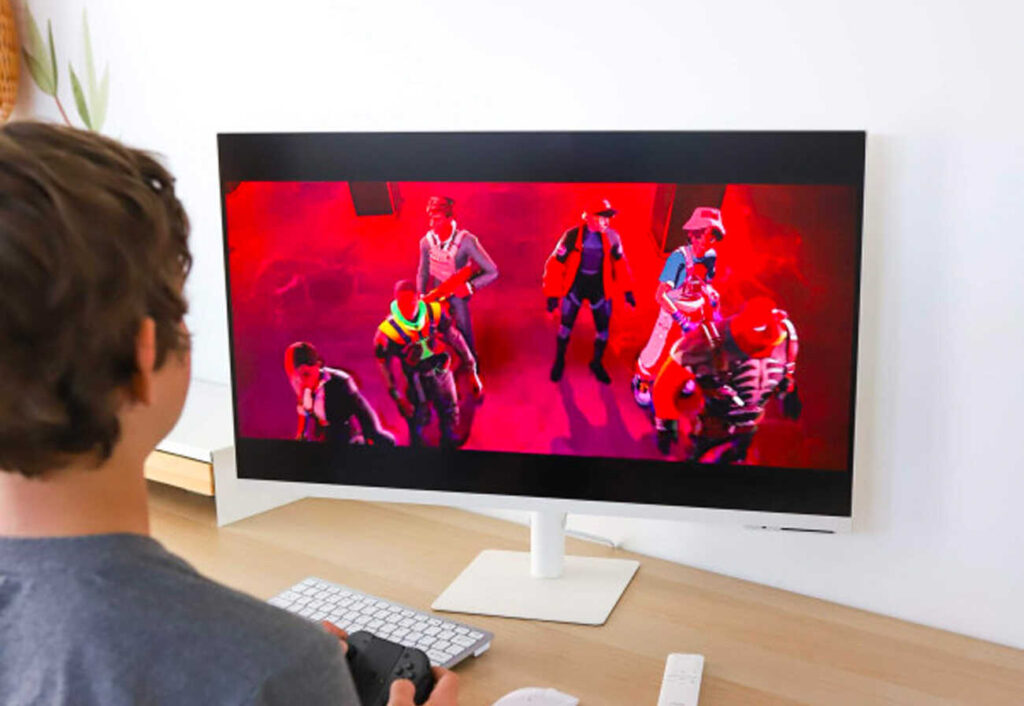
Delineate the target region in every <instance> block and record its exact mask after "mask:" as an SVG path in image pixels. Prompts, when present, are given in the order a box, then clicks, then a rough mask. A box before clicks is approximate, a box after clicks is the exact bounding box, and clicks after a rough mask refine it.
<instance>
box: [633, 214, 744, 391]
mask: <svg viewBox="0 0 1024 706" xmlns="http://www.w3.org/2000/svg"><path fill="white" fill-rule="evenodd" d="M683 232H684V234H685V236H686V242H685V243H684V244H683V245H681V246H679V247H678V248H676V249H675V250H674V251H672V254H670V255H669V256H668V259H667V260H666V261H665V267H664V268H663V269H662V271H661V276H660V277H659V278H658V287H657V289H656V290H655V292H654V299H655V301H656V302H657V303H658V307H659V308H660V311H659V312H658V319H657V321H656V322H655V324H654V329H653V330H652V331H651V336H650V338H649V339H648V341H647V345H646V346H644V349H643V350H642V351H641V352H640V355H639V356H638V357H637V361H636V374H635V375H634V376H633V398H634V399H635V400H636V403H637V404H638V405H640V406H641V407H650V406H651V386H652V385H653V384H654V376H655V375H657V373H658V371H659V370H660V369H661V366H662V365H663V364H664V363H665V360H666V359H667V358H668V354H669V351H671V350H672V346H673V344H674V343H675V342H676V341H677V340H679V337H680V336H681V335H682V334H685V333H689V332H690V331H692V330H693V329H695V328H696V327H697V326H698V325H700V323H701V322H703V321H710V320H712V318H713V317H714V313H715V311H716V310H717V308H718V292H716V291H715V288H714V287H712V286H711V280H712V279H714V277H715V267H716V264H717V262H718V253H717V252H715V250H714V248H713V247H712V245H713V244H714V243H716V242H719V241H721V240H722V239H723V238H724V237H725V226H724V225H723V224H722V212H721V211H719V210H718V209H717V208H711V207H709V206H701V207H699V208H696V209H694V211H693V215H691V216H690V220H688V221H687V222H686V224H685V225H683ZM693 392H694V383H693V381H692V379H691V380H690V381H688V382H687V383H686V385H685V386H684V393H685V394H693Z"/></svg>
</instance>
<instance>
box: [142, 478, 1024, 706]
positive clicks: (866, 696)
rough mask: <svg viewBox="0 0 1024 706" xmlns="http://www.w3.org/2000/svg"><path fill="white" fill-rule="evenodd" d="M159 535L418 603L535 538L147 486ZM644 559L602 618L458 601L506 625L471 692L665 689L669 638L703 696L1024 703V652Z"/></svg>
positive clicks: (633, 700)
mask: <svg viewBox="0 0 1024 706" xmlns="http://www.w3.org/2000/svg"><path fill="white" fill-rule="evenodd" d="M150 497H151V510H150V515H151V523H152V530H153V534H154V536H156V538H157V539H159V540H160V541H161V542H163V543H164V545H165V546H166V547H167V548H168V549H170V550H171V551H173V552H176V553H178V554H180V555H182V556H183V557H185V558H186V559H187V560H188V561H190V562H191V563H192V564H193V565H194V566H195V567H196V568H197V569H198V570H199V571H201V572H202V573H204V574H206V575H208V576H210V577H212V578H214V579H216V580H218V581H222V582H224V583H226V584H228V585H230V586H233V587H235V588H238V589H240V590H242V591H246V592H248V593H250V594H252V595H255V596H257V597H258V598H261V599H266V598H269V597H270V596H272V595H274V594H275V593H277V592H278V591H280V590H281V589H283V588H285V587H287V586H290V585H291V584H293V583H295V582H297V581H299V580H301V579H303V578H305V577H306V576H320V577H322V578H325V579H328V580H331V581H336V582H338V583H343V584H348V585H350V586H353V587H355V588H358V589H360V590H363V591H366V592H369V593H374V594H377V595H380V596H382V597H386V598H390V599H393V600H396V601H399V602H402V603H407V604H409V605H412V606H415V607H417V608H420V609H428V607H429V605H430V603H431V602H432V601H433V599H434V598H435V597H436V596H437V595H438V594H439V593H440V592H441V591H442V590H443V589H444V588H445V587H446V586H447V585H448V583H449V582H450V581H451V580H452V579H453V578H454V577H455V576H456V575H458V573H459V572H460V571H461V570H462V569H463V568H464V567H465V566H466V564H467V563H468V562H469V561H470V560H471V559H472V558H473V557H474V556H476V554H477V553H478V552H479V551H481V550H482V549H487V548H492V549H519V550H526V549H527V548H528V544H529V533H528V530H527V529H526V528H524V527H521V526H518V525H515V524H512V523H507V522H502V521H500V520H495V519H492V518H488V517H483V516H479V515H474V514H471V513H468V512H463V511H459V510H453V509H449V508H436V507H424V506H412V505H397V504H395V505H392V504H382V503H361V502H354V501H341V500H322V499H321V500H302V501H300V502H297V503H293V504H291V505H288V506H285V507H282V508H278V509H276V510H272V511H270V512H267V513H264V514H262V515H258V516H256V517H252V518H250V519H248V520H244V521H242V522H239V523H237V524H235V525H232V526H230V527H225V528H221V529H219V530H218V529H217V527H216V522H215V517H214V510H213V502H212V500H211V499H209V498H203V497H200V496H197V495H190V494H188V493H185V492H182V491H180V490H176V489H174V488H169V487H166V486H158V485H154V484H150ZM566 547H567V551H569V552H570V553H574V554H579V555H587V556H614V557H624V558H636V559H639V560H640V561H641V566H640V570H639V572H638V573H637V576H636V578H635V579H634V580H633V583H632V584H631V585H630V586H629V588H628V589H627V590H626V593H625V595H624V596H623V598H622V600H621V601H620V603H619V605H618V606H617V607H616V609H615V611H614V612H613V613H612V615H611V617H610V619H609V621H608V623H607V624H605V625H604V626H602V627H588V626H580V625H566V624H560V623H540V622H530V621H523V620H514V619H505V618H492V617H485V616H471V615H456V616H455V617H456V618H457V619H459V620H463V621H465V622H468V623H471V624H475V625H479V626H481V627H484V628H486V629H488V630H491V631H493V632H494V633H495V635H496V637H495V640H494V644H493V646H492V648H491V650H490V651H489V652H488V653H486V654H484V655H483V656H482V657H480V658H479V659H471V660H469V661H468V663H465V664H464V665H460V666H459V668H458V670H457V671H458V673H459V675H460V677H461V685H462V689H461V693H462V700H461V703H462V704H463V705H464V706H477V705H485V704H492V703H493V702H494V701H495V700H497V699H498V698H499V697H500V696H502V695H504V694H506V693H507V692H509V691H512V690H514V689H517V688H520V687H524V686H552V687H555V688H558V689H560V690H562V691H565V692H567V693H570V694H573V695H575V696H578V697H579V698H580V699H581V704H582V705H583V706H597V705H604V704H608V705H624V704H644V705H647V704H650V705H653V704H655V703H656V701H657V697H658V690H659V687H660V684H661V676H662V671H663V669H664V664H665V657H666V655H667V654H668V653H670V652H699V653H702V654H704V655H705V657H706V663H705V668H704V681H703V686H702V689H701V697H700V703H701V706H731V705H742V706H760V705H762V704H765V705H767V704H771V705H772V706H797V705H798V704H799V705H807V706H810V705H813V706H846V705H850V706H854V705H855V706H865V705H873V704H908V705H917V704H921V705H924V704H927V705H929V706H936V705H938V706H946V705H951V704H965V705H966V704H970V705H971V706H989V705H991V706H997V705H998V706H1002V705H1007V706H1009V705H1011V704H1012V705H1014V706H1020V705H1021V704H1024V652H1022V651H1019V650H1014V649H1011V648H1008V647H1003V646H999V645H995V644H992V643H986V642H983V641H980V640H975V639H971V638H967V637H963V636H960V635H956V634H953V633H949V632H944V631H941V630H935V629H931V628H926V627H922V626H919V625H913V624H910V623H906V622H902V621H899V620H895V619H892V618H886V617H883V616H879V615H875V614H872V613H867V612H864V611H860V610H855V609H853V608H847V607H844V606H839V605H835V604H832V603H828V602H825V601H820V600H816V599H813V598H807V597H805V596H800V595H797V594H793V593H789V592H786V591H780V590H776V589H772V588H767V587H765V586H760V585H757V584H752V583H749V582H746V581H740V580H737V579H732V578H728V577H724V576H720V575H717V574H712V573H709V572H706V571H700V570H697V569H692V568H689V567H686V566H681V565H679V564H673V563H671V562H666V561H661V560H658V559H650V558H647V557H642V556H638V555H635V554H632V553H629V552H624V551H619V550H612V549H609V548H606V547H603V546H600V545H596V544H592V543H588V542H582V541H579V540H575V539H571V538H570V539H568V540H567V542H566Z"/></svg>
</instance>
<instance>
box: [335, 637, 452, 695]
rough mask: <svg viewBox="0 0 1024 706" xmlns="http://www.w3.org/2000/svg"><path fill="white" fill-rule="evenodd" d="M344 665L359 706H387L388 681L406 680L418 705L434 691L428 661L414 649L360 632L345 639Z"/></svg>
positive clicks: (389, 685)
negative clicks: (357, 693)
mask: <svg viewBox="0 0 1024 706" xmlns="http://www.w3.org/2000/svg"><path fill="white" fill-rule="evenodd" d="M346 656H347V657H348V666H349V668H350V669H351V670H352V678H353V679H354V680H355V683H356V691H357V692H359V700H360V702H361V703H362V704H363V706H387V703H388V697H389V696H390V691H391V682H393V681H395V680H396V679H408V680H410V681H411V682H412V683H413V685H414V686H415V687H416V695H415V697H413V701H414V702H415V703H417V704H422V703H423V702H424V701H426V700H427V697H428V696H430V692H431V691H432V690H433V688H434V673H433V672H432V671H430V660H429V659H427V656H426V655H425V654H424V653H423V652H422V651H421V650H417V649H416V648H415V647H403V646H402V645H399V644H397V643H395V642H391V641H390V640H384V639H382V638H379V637H375V636H374V635H371V634H370V633H368V632H366V631H364V630H360V631H359V632H354V633H352V634H351V635H349V636H348V653H347V655H346Z"/></svg>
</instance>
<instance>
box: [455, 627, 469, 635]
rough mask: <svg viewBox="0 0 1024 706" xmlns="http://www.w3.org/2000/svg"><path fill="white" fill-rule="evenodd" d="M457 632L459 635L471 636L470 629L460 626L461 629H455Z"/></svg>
mask: <svg viewBox="0 0 1024 706" xmlns="http://www.w3.org/2000/svg"><path fill="white" fill-rule="evenodd" d="M455 632H456V633H458V634H459V635H468V634H469V628H464V627H462V626H461V625H460V626H459V627H457V628H455Z"/></svg>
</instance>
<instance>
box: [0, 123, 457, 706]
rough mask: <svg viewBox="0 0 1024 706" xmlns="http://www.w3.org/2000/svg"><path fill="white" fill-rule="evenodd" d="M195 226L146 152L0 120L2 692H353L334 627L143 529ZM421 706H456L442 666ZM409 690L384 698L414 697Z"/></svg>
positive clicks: (180, 349) (136, 699) (178, 374)
mask: <svg viewBox="0 0 1024 706" xmlns="http://www.w3.org/2000/svg"><path fill="white" fill-rule="evenodd" d="M187 237H188V220H187V218H186V216H185V212H184V210H183V209H182V206H181V203H180V202H179V201H178V199H177V197H176V196H175V194H174V180H173V179H172V177H171V175H170V174H168V172H167V171H166V170H165V169H164V168H163V167H161V166H160V165H159V164H158V163H157V162H156V161H155V160H154V159H153V158H152V157H150V156H149V155H147V154H146V153H144V152H140V151H138V150H133V149H129V148H127V147H124V146H122V145H120V144H118V143H116V142H114V141H112V140H109V139H107V138H104V137H101V136H99V135H96V134H92V133H87V132H83V131H77V130H73V129H70V128H64V127H59V126H52V125H45V124H39V123H29V122H25V123H12V124H8V125H6V126H4V127H3V128H0V694H2V695H3V701H4V703H5V704H26V703H48V704H50V703H74V704H83V705H85V706H89V705H91V704H132V703H146V704H207V703H208V704H328V703H330V704H358V703H359V701H358V697H357V696H356V693H355V689H354V687H353V684H352V677H351V675H350V673H349V671H348V668H347V666H346V663H345V659H344V656H343V653H344V650H345V649H346V646H345V643H344V639H345V637H346V636H345V634H344V633H343V632H341V631H339V630H337V628H333V626H329V627H328V626H325V628H326V629H319V628H317V627H315V626H313V625H310V624H308V623H306V622H305V621H302V620H301V619H298V618H296V617H294V616H291V615H289V614H287V613H285V612H283V611H279V610H277V609H275V608H273V607H271V606H268V605H266V604H264V603H262V602H260V601H257V600H255V599H253V598H250V597H247V596H245V595H243V594H241V593H237V592H235V591H232V590H230V589H228V588H226V587H224V586H220V585H218V584H216V583H214V582H212V581H209V580H208V579H205V578H203V577H202V576H200V575H199V574H198V573H196V572H195V570H193V569H192V568H191V567H190V566H189V565H188V564H186V563H185V562H184V561H182V560H181V559H179V558H177V557H175V556H174V555H172V554H170V553H168V552H167V551H166V550H164V549H163V547H161V546H160V544H159V543H157V542H156V541H155V540H153V539H151V538H150V537H149V536H148V532H149V523H148V513H147V508H146V484H145V480H144V477H143V463H144V460H145V458H146V456H147V455H148V454H149V453H150V451H152V450H153V448H154V446H155V445H156V443H157V442H158V441H159V440H160V439H161V438H162V437H163V436H164V435H165V434H166V433H167V432H168V431H170V429H171V428H172V427H173V426H174V424H175V422H176V420H177V418H178V415H179V414H180V412H181V408H182V405H183V403H184V400H185V393H186V391H187V389H188V382H189V336H188V332H187V330H186V329H185V327H184V323H183V319H184V315H185V311H186V304H185V300H184V298H183V295H182V287H183V285H184V281H185V277H186V276H187V274H188V271H189V267H190V265H191V255H190V253H189V250H188V242H187ZM437 676H438V683H437V687H436V688H435V690H434V693H433V695H432V697H431V700H430V701H429V702H428V703H431V704H434V705H436V706H441V705H442V704H443V705H445V706H448V705H451V704H455V703H456V694H455V690H456V687H455V682H454V680H453V678H452V677H451V675H450V674H445V673H439V674H437ZM412 693H413V689H412V684H411V683H410V682H395V684H394V685H393V688H392V691H391V697H392V698H391V703H392V704H394V705H395V706H399V705H401V706H411V704H412Z"/></svg>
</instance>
